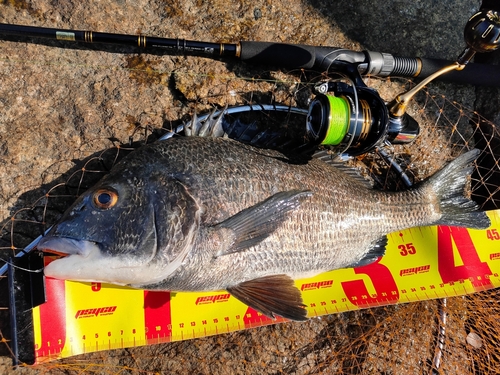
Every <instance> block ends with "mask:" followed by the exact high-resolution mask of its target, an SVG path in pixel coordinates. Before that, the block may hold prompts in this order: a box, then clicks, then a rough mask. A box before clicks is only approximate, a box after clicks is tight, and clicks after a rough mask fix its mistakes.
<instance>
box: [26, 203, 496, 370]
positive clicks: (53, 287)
mask: <svg viewBox="0 0 500 375" xmlns="http://www.w3.org/2000/svg"><path fill="white" fill-rule="evenodd" d="M488 216H489V217H490V219H491V223H492V225H491V227H490V228H489V229H487V230H467V229H464V228H457V227H447V226H434V227H421V228H412V229H409V230H405V231H401V232H395V233H392V234H390V235H389V236H388V238H389V243H388V245H387V251H386V255H385V256H384V257H382V258H380V259H379V260H378V261H376V262H375V263H372V264H370V265H368V266H364V267H359V268H349V269H342V270H335V271H330V272H326V273H323V274H321V275H318V276H316V277H313V278H309V279H303V280H297V281H296V282H295V285H296V286H297V288H299V290H301V292H302V298H303V300H304V303H305V304H306V306H307V310H308V316H309V317H315V316H320V315H325V314H334V313H339V312H343V311H349V310H356V309H361V308H368V307H374V306H384V305H390V304H397V303H406V302H413V301H422V300H428V299H434V298H445V297H452V296H459V295H464V294H469V293H474V292H477V291H481V290H486V289H491V288H496V287H498V286H500V276H499V274H500V210H497V211H490V212H488ZM46 293H47V301H48V302H47V303H45V304H43V305H41V306H39V307H36V308H35V309H33V320H34V329H35V352H36V357H37V363H41V362H44V361H48V360H54V359H58V358H63V357H69V356H73V355H77V354H82V353H90V352H94V351H99V350H109V349H117V348H126V347H134V346H142V345H150V344H157V343H165V342H171V341H179V340H186V339H192V338H198V337H204V336H209V335H216V334H221V333H227V332H233V331H238V330H242V329H248V328H253V327H259V326H263V325H267V324H273V323H278V322H283V321H285V319H283V318H277V319H276V320H272V319H270V318H268V317H266V316H263V315H262V314H260V313H257V312H256V311H254V310H253V309H251V308H249V307H248V306H246V305H244V304H243V303H241V302H240V301H238V300H237V299H236V298H234V297H233V296H231V295H230V294H229V293H227V292H226V291H218V292H207V293H199V292H196V293H169V292H151V291H143V290H135V289H130V288H125V287H117V286H114V285H107V284H101V283H81V282H72V281H62V280H55V279H50V278H47V279H46Z"/></svg>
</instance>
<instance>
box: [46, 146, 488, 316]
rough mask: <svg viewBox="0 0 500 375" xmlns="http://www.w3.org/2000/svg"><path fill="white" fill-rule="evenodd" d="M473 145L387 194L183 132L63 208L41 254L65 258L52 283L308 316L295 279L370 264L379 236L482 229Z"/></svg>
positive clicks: (379, 249)
mask: <svg viewBox="0 0 500 375" xmlns="http://www.w3.org/2000/svg"><path fill="white" fill-rule="evenodd" d="M477 155H478V151H477V150H473V151H470V152H468V153H466V154H464V155H462V156H460V157H458V158H457V159H455V160H454V161H453V162H451V163H450V164H448V165H447V166H446V167H445V168H443V169H442V170H441V171H439V172H438V173H436V174H435V175H434V176H432V177H431V178H430V179H428V180H426V181H424V182H423V183H421V184H419V185H418V186H416V187H415V188H413V189H411V190H408V191H404V192H397V193H396V192H384V191H377V190H373V189H370V188H368V187H367V186H366V185H365V184H363V183H362V182H360V181H358V180H357V179H356V178H353V177H351V176H350V175H349V174H346V173H344V172H343V171H342V170H341V169H338V168H335V167H333V166H332V165H329V164H327V163H325V162H323V161H321V160H318V159H312V160H310V161H309V162H307V163H303V164H297V163H291V162H290V160H289V159H288V158H287V157H286V156H285V155H283V154H280V153H279V152H276V151H271V150H265V149H259V148H254V147H252V146H249V145H244V144H242V143H239V142H237V141H234V140H231V139H227V138H206V137H178V138H172V139H169V140H166V141H160V142H156V143H153V144H151V145H148V146H145V147H143V148H141V149H139V150H137V151H135V152H134V153H132V154H130V155H129V156H127V157H126V158H125V159H123V160H122V161H121V162H120V163H119V164H117V165H116V166H115V167H114V168H113V169H112V170H111V172H110V173H109V174H108V175H107V176H105V177H104V178H103V179H102V180H101V181H100V182H98V183H97V185H95V186H94V187H93V188H92V189H90V190H88V191H87V192H86V193H84V194H83V195H82V196H80V197H79V198H78V200H77V201H76V202H75V203H74V204H73V205H72V207H70V208H69V210H68V211H67V212H66V213H65V214H64V216H63V217H62V219H61V220H60V222H59V223H58V224H57V225H55V226H54V227H53V228H52V230H51V231H50V232H49V233H48V234H47V236H45V237H44V238H43V239H42V240H41V241H40V243H39V245H38V249H39V250H43V251H55V252H58V253H64V254H68V256H65V257H63V258H61V259H57V260H55V261H53V262H52V263H50V264H49V265H48V266H47V267H46V268H45V274H46V275H47V276H50V277H54V278H58V279H68V280H79V281H98V282H107V283H113V284H119V285H130V286H132V287H135V288H141V289H152V290H171V291H210V290H222V289H225V290H227V291H229V293H231V294H232V295H233V296H235V297H236V298H238V299H240V300H241V301H243V302H244V303H246V304H247V305H249V306H251V307H253V308H255V309H256V310H258V311H260V312H262V313H264V314H266V315H268V316H274V314H277V315H281V316H283V317H286V318H290V319H295V320H303V319H305V318H306V310H305V309H304V306H303V304H302V299H301V295H300V292H299V290H298V289H297V288H295V286H294V284H293V281H292V279H297V278H303V277H309V276H313V275H316V274H319V273H321V272H324V271H328V270H333V269H338V268H345V267H353V266H360V265H365V264H369V263H371V262H373V261H375V260H376V259H377V258H378V257H379V256H381V255H382V254H383V253H384V250H385V245H386V243H387V237H386V234H388V233H390V232H393V231H398V230H402V229H405V228H409V227H416V226H423V225H430V224H447V225H454V226H465V227H469V228H486V227H488V226H489V225H490V221H489V219H488V217H487V216H486V214H485V213H484V212H480V211H478V207H477V206H476V204H475V203H474V202H473V201H471V200H469V199H467V198H465V197H464V186H465V184H466V181H467V179H468V178H469V175H470V173H471V171H472V167H471V166H470V165H471V163H472V162H473V161H474V159H475V158H476V157H477Z"/></svg>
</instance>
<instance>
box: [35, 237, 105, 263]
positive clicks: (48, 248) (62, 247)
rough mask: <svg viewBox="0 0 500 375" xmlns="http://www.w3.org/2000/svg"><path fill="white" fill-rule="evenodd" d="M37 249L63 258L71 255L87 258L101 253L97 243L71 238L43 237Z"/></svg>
mask: <svg viewBox="0 0 500 375" xmlns="http://www.w3.org/2000/svg"><path fill="white" fill-rule="evenodd" d="M36 248H37V249H38V250H40V251H43V252H47V253H51V254H56V255H60V256H63V257H66V256H69V255H79V256H81V257H83V258H87V257H88V256H89V255H90V254H91V253H93V252H95V251H99V246H98V245H97V243H96V242H92V241H86V240H77V239H74V238H69V237H53V236H46V237H43V238H42V239H41V240H40V241H39V242H38V244H37V246H36Z"/></svg>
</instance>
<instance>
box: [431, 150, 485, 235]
mask: <svg viewBox="0 0 500 375" xmlns="http://www.w3.org/2000/svg"><path fill="white" fill-rule="evenodd" d="M479 153H480V151H479V150H477V149H474V150H471V151H469V152H466V153H465V154H463V155H460V156H459V157H458V158H456V159H455V160H453V161H452V162H451V163H450V164H448V165H447V166H446V167H444V168H443V169H441V170H440V171H439V172H437V173H436V174H434V175H433V176H432V177H431V178H430V179H429V180H428V181H427V183H428V184H430V185H431V186H432V189H433V190H434V192H435V193H436V195H437V196H438V198H439V200H440V208H441V213H442V217H441V219H440V220H439V221H438V222H437V223H436V224H442V225H451V226H457V227H467V228H474V229H486V228H488V227H489V226H490V225H491V222H490V219H489V218H488V216H487V215H486V213H485V212H483V211H479V207H478V205H477V204H476V203H475V202H474V201H472V200H470V199H468V198H466V197H465V196H464V188H465V184H466V182H467V178H468V176H470V174H471V173H472V171H473V169H474V167H473V166H472V165H471V163H472V162H473V161H474V160H475V159H476V158H477V157H478V155H479Z"/></svg>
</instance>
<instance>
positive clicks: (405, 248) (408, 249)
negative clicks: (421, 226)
mask: <svg viewBox="0 0 500 375" xmlns="http://www.w3.org/2000/svg"><path fill="white" fill-rule="evenodd" d="M398 249H399V250H400V251H399V254H401V255H402V256H404V257H405V256H407V255H414V254H416V253H417V249H415V246H413V243H411V242H410V243H407V244H405V245H399V246H398Z"/></svg>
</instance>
